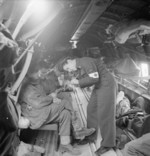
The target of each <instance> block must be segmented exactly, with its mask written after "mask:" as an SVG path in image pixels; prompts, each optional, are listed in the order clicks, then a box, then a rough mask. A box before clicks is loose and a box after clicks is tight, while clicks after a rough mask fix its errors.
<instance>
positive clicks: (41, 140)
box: [35, 88, 121, 156]
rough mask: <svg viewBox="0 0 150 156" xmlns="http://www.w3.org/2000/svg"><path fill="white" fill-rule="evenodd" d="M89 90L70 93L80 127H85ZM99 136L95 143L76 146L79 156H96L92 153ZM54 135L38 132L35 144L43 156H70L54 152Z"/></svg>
mask: <svg viewBox="0 0 150 156" xmlns="http://www.w3.org/2000/svg"><path fill="white" fill-rule="evenodd" d="M90 92H91V91H90V89H89V90H87V89H82V90H81V89H80V88H79V89H76V90H75V91H74V93H72V98H73V107H74V109H75V110H76V111H78V114H79V117H80V120H81V123H82V126H83V127H84V126H86V117H87V114H86V107H87V103H88V100H89V97H90ZM100 140H101V136H100V135H99V136H98V139H97V141H96V142H95V143H92V144H86V145H82V146H81V145H80V146H76V147H77V148H79V149H80V150H81V151H82V154H81V155H80V156H96V155H95V154H94V152H95V151H96V149H97V148H98V147H99V146H100ZM54 143H55V135H54V132H53V131H39V132H38V136H37V138H36V142H35V144H37V145H40V146H42V147H44V148H45V149H46V152H45V154H44V156H72V155H71V154H68V153H64V154H61V153H59V152H56V151H55V144H54ZM102 156H121V152H120V151H117V153H116V152H114V151H113V150H110V151H108V152H107V153H105V154H103V155H102Z"/></svg>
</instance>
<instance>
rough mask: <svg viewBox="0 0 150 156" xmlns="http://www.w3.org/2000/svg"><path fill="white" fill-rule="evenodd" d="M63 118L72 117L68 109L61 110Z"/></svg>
mask: <svg viewBox="0 0 150 156" xmlns="http://www.w3.org/2000/svg"><path fill="white" fill-rule="evenodd" d="M61 118H67V119H71V114H70V112H69V111H68V110H66V109H64V110H63V111H62V112H61Z"/></svg>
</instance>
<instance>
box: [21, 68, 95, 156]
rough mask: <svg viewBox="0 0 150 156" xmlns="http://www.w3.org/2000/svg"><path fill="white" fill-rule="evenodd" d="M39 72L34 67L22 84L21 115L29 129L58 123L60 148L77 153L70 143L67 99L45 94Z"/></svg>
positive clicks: (89, 132) (69, 116)
mask: <svg viewBox="0 0 150 156" xmlns="http://www.w3.org/2000/svg"><path fill="white" fill-rule="evenodd" d="M40 73H41V72H40V69H39V68H37V69H35V70H34V71H33V72H31V73H30V76H29V77H28V78H27V80H26V81H25V82H24V84H23V86H22V89H21V92H20V97H19V103H20V105H21V112H22V116H23V117H25V119H26V120H27V121H29V122H28V126H29V127H30V128H31V129H38V128H39V127H41V126H42V125H45V124H49V123H58V124H59V135H60V150H61V151H63V152H64V151H66V152H69V153H71V154H74V155H79V154H81V152H80V151H79V150H77V149H76V148H73V146H72V145H71V144H70V135H71V134H70V132H71V113H70V111H69V110H68V109H66V107H65V104H66V103H67V102H68V101H67V100H66V99H62V100H61V101H59V102H58V101H55V100H54V99H55V94H54V93H51V94H49V95H47V94H46V92H45V90H44V87H43V85H42V83H41V74H40ZM94 131H95V130H93V129H86V133H82V134H83V135H90V134H91V133H93V132H94ZM87 132H88V133H87Z"/></svg>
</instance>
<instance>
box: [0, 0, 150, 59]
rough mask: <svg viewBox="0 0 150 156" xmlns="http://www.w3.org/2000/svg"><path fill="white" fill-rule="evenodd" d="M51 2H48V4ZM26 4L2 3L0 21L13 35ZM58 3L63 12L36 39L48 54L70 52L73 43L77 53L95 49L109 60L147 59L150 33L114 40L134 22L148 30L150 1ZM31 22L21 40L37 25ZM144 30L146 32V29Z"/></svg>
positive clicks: (5, 0) (78, 0)
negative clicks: (119, 31) (5, 22)
mask: <svg viewBox="0 0 150 156" xmlns="http://www.w3.org/2000/svg"><path fill="white" fill-rule="evenodd" d="M50 1H52V0H50ZM50 1H47V2H48V4H49V2H50ZM28 2H29V0H27V1H25V0H21V1H18V0H12V1H10V0H3V3H1V8H2V9H1V17H0V18H1V20H2V21H7V22H8V21H9V22H8V24H9V29H10V30H11V31H12V32H13V30H14V28H15V26H16V24H17V22H18V20H19V18H20V17H21V15H22V13H23V12H24V10H25V8H26V6H27V4H28ZM58 2H59V3H60V4H61V5H62V6H63V9H62V10H61V12H60V13H59V14H58V16H57V17H56V18H55V19H54V20H53V21H52V22H51V23H50V24H49V26H48V27H47V28H46V29H45V31H44V32H43V34H42V35H41V37H40V38H39V40H40V41H42V42H43V43H44V44H45V46H46V47H47V49H51V50H49V51H52V52H56V51H67V50H69V49H71V43H70V41H72V42H77V47H78V49H79V50H80V51H83V53H84V51H85V50H86V49H87V48H89V47H95V46H97V47H99V48H100V49H101V53H102V55H104V56H107V57H110V58H111V57H123V56H124V54H125V53H130V54H131V56H132V57H134V58H135V57H136V55H139V56H141V58H143V59H145V58H146V59H149V55H150V54H149V41H150V37H149V32H146V33H143V34H142V31H141V30H139V29H138V30H137V31H135V32H134V33H131V34H130V36H129V37H128V38H127V40H126V41H125V42H124V43H118V42H116V40H115V37H116V36H117V35H118V34H117V33H118V32H117V31H118V29H119V28H120V30H121V29H125V30H126V28H128V27H129V26H131V27H132V23H134V21H135V22H137V21H138V20H143V21H144V22H143V23H146V24H145V25H146V26H149V18H150V15H149V14H150V6H149V5H150V1H149V0H113V1H112V0H57V3H58ZM16 8H17V9H16ZM8 10H9V12H8ZM49 14H50V12H49ZM10 19H11V20H10ZM31 20H32V19H30V20H29V21H28V22H27V23H26V25H25V27H24V28H23V29H22V31H21V33H20V36H21V35H22V34H23V33H24V32H26V31H28V30H29V29H30V28H31V27H35V26H36V25H38V23H37V24H36V22H34V24H33V23H32V22H31ZM133 25H134V24H133ZM140 25H142V22H141V24H139V23H138V22H137V27H138V26H140ZM125 26H126V27H125ZM109 27H111V29H109ZM147 29H148V31H149V27H148V28H147ZM18 38H19V37H18ZM145 56H146V57H145Z"/></svg>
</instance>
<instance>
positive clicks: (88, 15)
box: [71, 0, 112, 42]
mask: <svg viewBox="0 0 150 156" xmlns="http://www.w3.org/2000/svg"><path fill="white" fill-rule="evenodd" d="M111 2H112V1H111V0H91V2H90V4H89V5H88V7H87V9H86V11H85V12H84V14H83V16H82V17H81V19H80V21H79V23H78V25H77V27H76V29H75V31H74V33H73V34H72V37H71V42H77V41H78V40H79V38H80V37H81V36H82V35H83V34H84V33H85V32H86V31H87V30H88V29H89V27H90V26H91V25H92V24H93V23H94V22H95V21H96V19H97V18H98V17H99V16H100V15H102V13H103V12H104V11H105V10H106V9H107V7H108V6H109V5H110V4H111Z"/></svg>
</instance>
